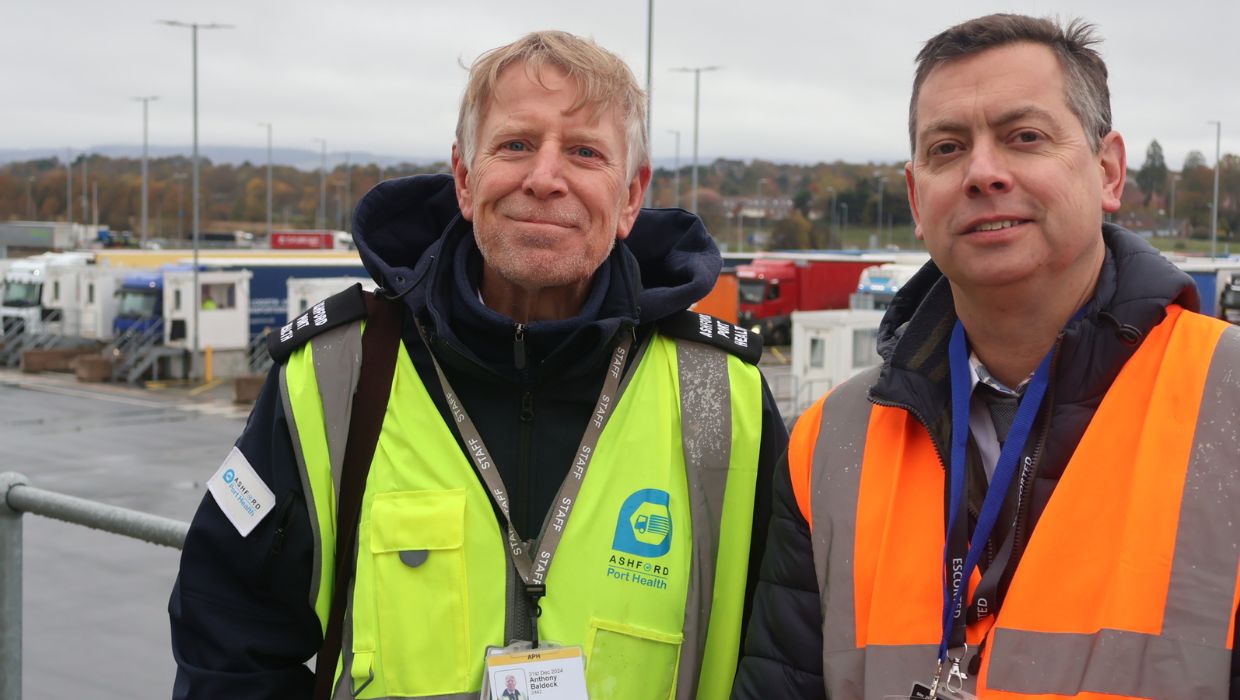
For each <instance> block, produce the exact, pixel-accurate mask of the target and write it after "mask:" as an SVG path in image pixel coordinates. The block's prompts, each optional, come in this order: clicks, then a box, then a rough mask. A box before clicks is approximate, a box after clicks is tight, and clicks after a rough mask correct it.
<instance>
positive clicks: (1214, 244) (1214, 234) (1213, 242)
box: [1206, 120, 1223, 260]
mask: <svg viewBox="0 0 1240 700" xmlns="http://www.w3.org/2000/svg"><path fill="white" fill-rule="evenodd" d="M1206 123H1207V124H1213V125H1214V207H1213V208H1212V209H1211V210H1210V259H1211V260H1213V259H1214V257H1215V256H1216V255H1217V253H1218V173H1219V170H1220V169H1221V168H1220V167H1219V166H1220V161H1219V146H1220V145H1221V142H1222V138H1223V122H1221V121H1214V120H1211V121H1209V122H1206Z"/></svg>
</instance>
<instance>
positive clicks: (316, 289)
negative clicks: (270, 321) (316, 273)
mask: <svg viewBox="0 0 1240 700" xmlns="http://www.w3.org/2000/svg"><path fill="white" fill-rule="evenodd" d="M287 284H288V320H290V321H292V320H293V319H295V318H297V317H298V316H300V315H302V313H304V312H305V311H306V309H308V308H310V307H311V306H313V305H314V304H317V303H318V302H320V301H323V300H324V299H326V298H327V297H329V296H331V295H333V294H335V293H337V292H342V291H344V290H346V289H348V288H349V287H352V286H353V285H355V284H361V285H362V289H365V290H367V291H374V289H375V287H376V286H377V285H376V284H375V281H374V280H372V279H370V278H369V277H366V278H362V277H290V278H289V279H288V283H287Z"/></svg>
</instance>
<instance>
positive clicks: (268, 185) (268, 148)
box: [258, 122, 272, 245]
mask: <svg viewBox="0 0 1240 700" xmlns="http://www.w3.org/2000/svg"><path fill="white" fill-rule="evenodd" d="M258 125H259V126H263V127H266V128H267V245H271V186H272V185H271V122H259V123H258Z"/></svg>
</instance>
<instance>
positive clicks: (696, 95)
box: [672, 66, 722, 214]
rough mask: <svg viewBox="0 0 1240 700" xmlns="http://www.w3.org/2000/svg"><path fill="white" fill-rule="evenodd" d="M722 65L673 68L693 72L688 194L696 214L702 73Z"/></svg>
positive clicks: (681, 71)
mask: <svg viewBox="0 0 1240 700" xmlns="http://www.w3.org/2000/svg"><path fill="white" fill-rule="evenodd" d="M721 67H722V66H698V67H695V68H673V69H672V71H673V72H676V73H692V74H693V179H692V182H691V183H690V184H691V186H692V189H693V192H692V193H691V194H690V196H689V201H690V205H689V206H690V209H692V210H693V213H694V214H696V213H697V211H698V115H699V114H700V112H701V104H702V100H701V96H702V73H703V72H705V71H713V70H719V69H720V68H721Z"/></svg>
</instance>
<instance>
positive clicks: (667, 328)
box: [658, 311, 762, 365]
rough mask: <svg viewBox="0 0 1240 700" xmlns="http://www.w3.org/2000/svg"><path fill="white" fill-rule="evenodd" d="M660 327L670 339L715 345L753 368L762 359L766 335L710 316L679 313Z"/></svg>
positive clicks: (660, 321)
mask: <svg viewBox="0 0 1240 700" xmlns="http://www.w3.org/2000/svg"><path fill="white" fill-rule="evenodd" d="M658 326H659V330H660V331H662V333H663V335H666V336H668V337H669V338H679V339H681V340H694V341H697V342H699V343H706V344H707V345H713V346H715V347H717V348H719V349H720V350H723V351H724V352H728V353H731V354H733V355H736V356H737V357H739V358H741V359H742V360H744V361H745V362H748V363H749V364H751V365H756V364H758V360H760V359H762V336H760V335H758V334H757V333H753V332H751V331H749V330H747V329H745V328H741V327H740V326H737V325H735V324H732V323H728V322H727V321H724V320H722V319H718V318H715V317H714V316H711V315H709V314H700V313H698V312H696V311H678V312H677V313H674V314H672V315H671V316H668V317H666V318H663V319H661V320H659V322H658Z"/></svg>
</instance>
